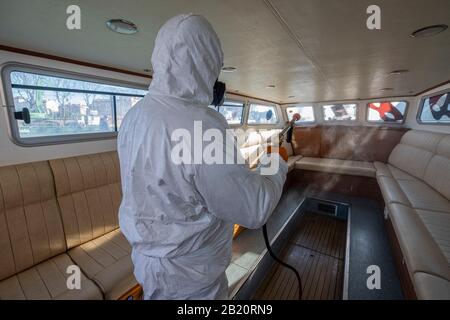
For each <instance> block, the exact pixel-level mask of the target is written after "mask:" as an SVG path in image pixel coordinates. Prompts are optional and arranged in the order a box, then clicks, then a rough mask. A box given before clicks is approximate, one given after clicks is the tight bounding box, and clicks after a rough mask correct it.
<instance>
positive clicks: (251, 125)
mask: <svg viewBox="0 0 450 320" xmlns="http://www.w3.org/2000/svg"><path fill="white" fill-rule="evenodd" d="M252 105H257V106H265V107H272V108H274V109H275V114H276V115H277V122H274V123H249V122H248V121H249V120H250V110H251V108H252ZM280 116H282V115H281V114H279V112H278V108H277V106H276V105H274V104H263V103H259V102H250V101H249V102H248V111H247V119H246V122H245V124H246V125H247V126H250V127H253V126H255V127H257V126H276V125H278V124H280V121H282V119H280V118H282V117H280Z"/></svg>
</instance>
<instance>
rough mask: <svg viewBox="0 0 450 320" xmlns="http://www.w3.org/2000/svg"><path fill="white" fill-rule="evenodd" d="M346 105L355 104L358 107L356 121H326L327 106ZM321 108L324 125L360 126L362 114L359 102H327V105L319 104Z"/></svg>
mask: <svg viewBox="0 0 450 320" xmlns="http://www.w3.org/2000/svg"><path fill="white" fill-rule="evenodd" d="M344 104H354V105H355V106H356V110H355V119H354V120H326V119H325V108H324V107H325V106H332V105H344ZM319 107H320V109H321V111H320V112H321V116H322V121H323V124H325V125H327V124H333V125H335V124H344V125H345V124H352V123H355V124H358V122H359V123H360V121H361V120H359V114H360V112H361V110H359V109H360V106H359V103H358V102H329V103H328V102H327V103H321V104H319Z"/></svg>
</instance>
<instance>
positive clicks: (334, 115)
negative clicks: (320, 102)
mask: <svg viewBox="0 0 450 320" xmlns="http://www.w3.org/2000/svg"><path fill="white" fill-rule="evenodd" d="M322 108H323V119H324V120H325V121H355V120H356V108H357V106H356V104H355V103H350V104H330V105H324V106H322Z"/></svg>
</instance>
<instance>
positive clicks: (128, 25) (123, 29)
mask: <svg viewBox="0 0 450 320" xmlns="http://www.w3.org/2000/svg"><path fill="white" fill-rule="evenodd" d="M106 25H107V26H108V28H109V29H110V30H112V31H114V32H117V33H120V34H134V33H136V32H137V31H138V28H137V26H136V25H135V24H134V23H133V22H131V21H127V20H123V19H110V20H108V21H106Z"/></svg>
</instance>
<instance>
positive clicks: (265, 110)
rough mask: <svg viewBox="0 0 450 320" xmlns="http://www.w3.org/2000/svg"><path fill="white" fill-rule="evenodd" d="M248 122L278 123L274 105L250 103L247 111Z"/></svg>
mask: <svg viewBox="0 0 450 320" xmlns="http://www.w3.org/2000/svg"><path fill="white" fill-rule="evenodd" d="M247 123H248V124H275V123H278V116H277V110H276V108H275V107H274V106H265V105H260V104H251V105H250V110H249V113H248V121H247Z"/></svg>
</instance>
